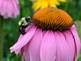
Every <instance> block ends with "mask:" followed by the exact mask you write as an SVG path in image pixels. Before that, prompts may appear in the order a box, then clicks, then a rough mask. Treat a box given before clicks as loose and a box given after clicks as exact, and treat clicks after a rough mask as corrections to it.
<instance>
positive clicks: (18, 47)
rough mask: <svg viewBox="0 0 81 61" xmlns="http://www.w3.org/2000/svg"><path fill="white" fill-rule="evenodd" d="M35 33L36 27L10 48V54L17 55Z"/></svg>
mask: <svg viewBox="0 0 81 61" xmlns="http://www.w3.org/2000/svg"><path fill="white" fill-rule="evenodd" d="M35 31H36V27H35V26H33V27H32V28H31V29H30V30H29V31H28V32H27V33H26V34H25V35H23V36H22V38H20V39H21V40H20V39H19V40H20V41H19V42H17V43H16V44H15V45H14V46H12V47H11V48H10V50H11V52H15V53H19V52H20V50H21V48H22V47H24V46H25V45H26V44H27V43H28V42H29V41H30V39H31V38H32V37H33V35H34V33H35Z"/></svg>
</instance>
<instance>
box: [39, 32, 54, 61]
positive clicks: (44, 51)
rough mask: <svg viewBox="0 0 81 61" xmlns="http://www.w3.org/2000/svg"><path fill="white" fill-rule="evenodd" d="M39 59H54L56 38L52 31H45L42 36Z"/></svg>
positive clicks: (51, 60) (49, 60) (46, 60)
mask: <svg viewBox="0 0 81 61" xmlns="http://www.w3.org/2000/svg"><path fill="white" fill-rule="evenodd" d="M40 59H41V61H56V40H55V36H54V34H53V32H52V31H47V32H46V34H45V35H44V37H43V40H42V45H41V49H40Z"/></svg>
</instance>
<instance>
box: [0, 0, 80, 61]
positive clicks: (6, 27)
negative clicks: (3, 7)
mask: <svg viewBox="0 0 81 61" xmlns="http://www.w3.org/2000/svg"><path fill="white" fill-rule="evenodd" d="M58 7H59V8H61V9H64V10H66V11H67V12H68V13H69V14H70V15H71V16H72V18H73V20H74V21H75V23H76V25H77V31H78V33H79V36H80V38H81V0H67V2H66V3H61V4H60V6H58ZM32 14H33V9H32V2H31V1H30V0H20V15H19V16H18V17H17V18H15V19H4V18H3V17H2V16H0V61H21V60H20V56H17V55H15V54H14V53H13V54H11V53H10V51H9V48H10V46H12V45H13V44H14V43H15V42H16V41H17V39H18V37H19V34H20V33H19V26H18V21H19V19H20V18H21V17H23V16H28V15H30V16H31V15H32ZM78 61H81V54H80V56H79V58H78Z"/></svg>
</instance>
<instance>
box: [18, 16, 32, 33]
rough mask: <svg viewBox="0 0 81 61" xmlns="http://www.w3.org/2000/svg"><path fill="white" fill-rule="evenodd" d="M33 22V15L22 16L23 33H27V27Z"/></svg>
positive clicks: (20, 24)
mask: <svg viewBox="0 0 81 61" xmlns="http://www.w3.org/2000/svg"><path fill="white" fill-rule="evenodd" d="M30 23H31V17H30V16H27V17H22V18H21V20H20V21H19V23H18V24H19V31H20V33H21V34H23V35H24V34H25V33H26V32H25V28H26V27H27V26H28V25H29V24H30Z"/></svg>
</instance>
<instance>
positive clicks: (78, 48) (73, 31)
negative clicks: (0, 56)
mask: <svg viewBox="0 0 81 61" xmlns="http://www.w3.org/2000/svg"><path fill="white" fill-rule="evenodd" d="M71 32H72V34H73V37H74V39H75V45H76V55H77V58H78V55H79V53H80V48H81V44H80V38H79V36H78V33H77V30H76V27H75V25H73V26H72V27H71Z"/></svg>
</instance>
